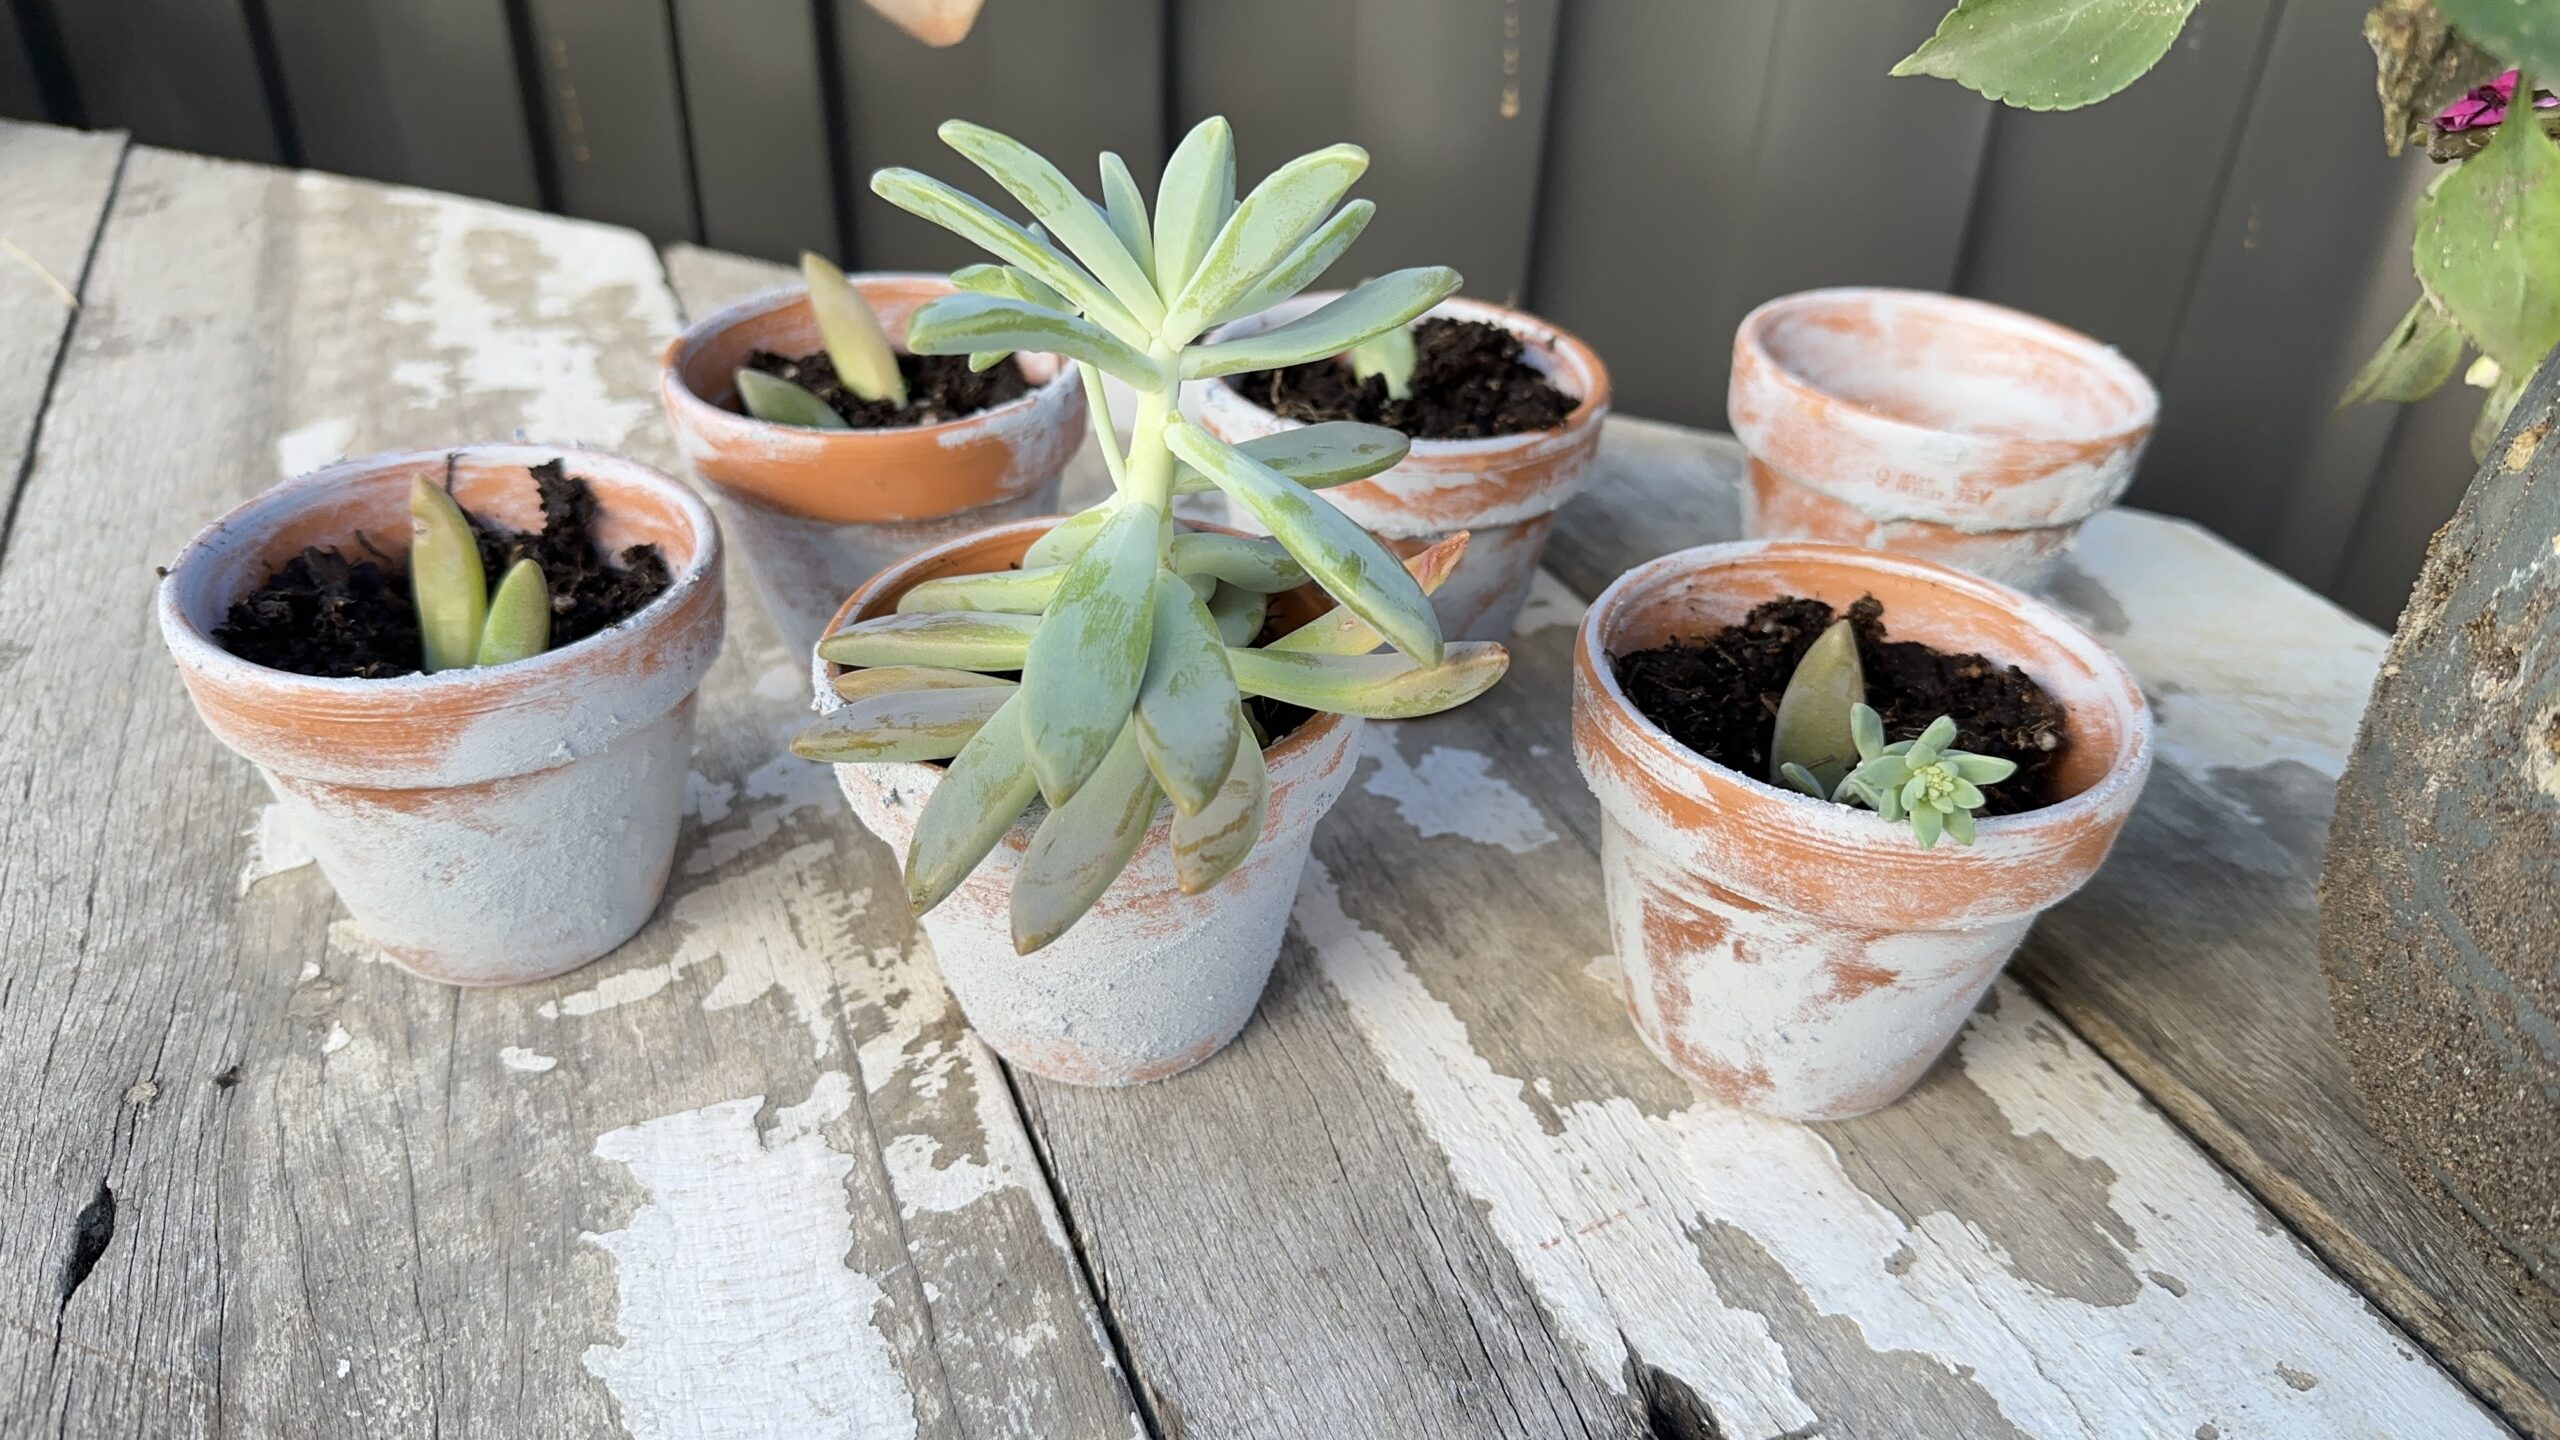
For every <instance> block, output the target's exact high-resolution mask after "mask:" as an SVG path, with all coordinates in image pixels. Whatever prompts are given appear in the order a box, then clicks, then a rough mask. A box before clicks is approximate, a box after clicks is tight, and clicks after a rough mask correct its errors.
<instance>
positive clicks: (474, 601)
mask: <svg viewBox="0 0 2560 1440" xmlns="http://www.w3.org/2000/svg"><path fill="white" fill-rule="evenodd" d="M409 598H410V602H411V603H412V604H414V605H416V606H417V609H418V639H419V642H420V644H421V646H422V647H423V649H424V650H425V653H426V663H427V671H428V673H429V674H433V673H435V672H436V671H439V670H459V669H462V668H464V667H466V666H468V665H470V664H472V663H473V661H474V660H475V659H476V658H477V657H478V655H479V653H480V630H481V626H482V624H483V622H484V621H486V620H487V618H488V614H489V577H488V574H487V572H486V571H484V570H482V569H481V568H480V542H479V541H478V540H477V539H476V538H474V536H473V535H472V533H471V521H470V520H469V519H468V518H466V517H465V516H464V515H463V513H462V507H461V506H459V505H456V504H455V503H453V497H452V496H450V495H447V494H446V493H445V492H444V490H443V488H442V487H440V486H438V485H437V484H436V483H435V482H434V481H431V480H429V479H427V478H426V477H425V476H423V475H422V476H420V477H418V478H417V479H416V480H414V481H411V482H410V485H409Z"/></svg>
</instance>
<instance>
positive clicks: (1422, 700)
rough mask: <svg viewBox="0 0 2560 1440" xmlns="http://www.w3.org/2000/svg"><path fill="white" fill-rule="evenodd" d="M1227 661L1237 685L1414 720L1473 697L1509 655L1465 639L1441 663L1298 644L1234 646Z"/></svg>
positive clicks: (1349, 711)
mask: <svg viewBox="0 0 2560 1440" xmlns="http://www.w3.org/2000/svg"><path fill="white" fill-rule="evenodd" d="M1227 667H1228V669H1229V670H1231V671H1232V672H1234V674H1235V677H1236V686H1237V688H1239V689H1241V690H1243V691H1244V692H1245V693H1246V694H1248V695H1267V696H1269V697H1271V698H1272V699H1274V700H1279V701H1283V702H1285V703H1287V704H1291V705H1303V706H1305V707H1306V708H1307V709H1310V710H1326V711H1331V712H1333V713H1334V714H1337V715H1361V716H1366V717H1367V718H1369V719H1372V720H1410V719H1413V718H1414V717H1416V716H1420V715H1437V714H1439V713H1440V712H1441V711H1443V710H1449V709H1453V708H1455V707H1457V706H1460V705H1464V704H1465V703H1467V702H1468V701H1470V700H1473V699H1474V698H1476V697H1477V696H1478V695H1481V694H1483V693H1484V692H1485V691H1487V690H1489V689H1491V688H1492V687H1493V682H1495V681H1496V680H1499V679H1501V678H1502V672H1503V671H1505V670H1507V669H1509V668H1510V667H1511V656H1510V655H1509V653H1508V652H1506V651H1504V649H1503V648H1502V647H1501V646H1500V645H1497V644H1494V643H1493V642H1491V641H1489V640H1469V641H1461V642H1459V643H1458V644H1455V645H1452V646H1450V647H1449V656H1448V658H1447V659H1446V660H1443V661H1442V662H1440V663H1439V664H1437V665H1417V664H1415V663H1414V662H1413V661H1411V660H1408V659H1406V658H1405V657H1404V656H1402V655H1310V654H1307V653H1305V652H1304V651H1294V650H1229V651H1228V652H1227Z"/></svg>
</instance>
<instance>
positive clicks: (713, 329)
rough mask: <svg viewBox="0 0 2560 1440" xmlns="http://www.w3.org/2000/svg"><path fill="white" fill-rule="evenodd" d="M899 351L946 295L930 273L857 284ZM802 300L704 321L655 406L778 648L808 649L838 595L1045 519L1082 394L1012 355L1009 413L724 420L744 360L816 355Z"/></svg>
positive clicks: (1081, 421)
mask: <svg viewBox="0 0 2560 1440" xmlns="http://www.w3.org/2000/svg"><path fill="white" fill-rule="evenodd" d="M853 282H854V284H855V286H856V287H857V288H859V289H860V290H861V291H862V295H863V298H864V299H866V300H868V301H870V302H871V308H872V309H873V310H875V311H877V312H879V315H880V323H881V324H882V325H883V326H884V327H885V328H886V329H887V330H888V332H889V338H890V339H891V340H892V341H894V342H899V343H903V342H904V340H905V338H906V333H907V317H908V316H910V315H912V314H914V313H915V310H916V307H917V306H919V305H922V304H923V303H924V302H926V301H927V300H930V299H932V298H933V297H935V296H937V295H947V294H949V293H951V289H952V285H951V282H950V281H949V280H947V279H944V278H943V277H941V276H939V275H856V276H854V277H853ZM820 345H821V342H820V340H819V337H818V323H817V321H816V319H815V318H813V317H812V316H811V315H810V313H809V292H808V291H807V290H805V289H802V288H799V287H794V288H791V289H788V290H776V291H772V292H770V293H768V294H764V295H759V296H756V297H754V298H753V299H749V300H742V301H739V302H738V303H737V304H735V305H732V306H730V307H729V308H727V309H725V310H722V311H720V312H718V313H717V314H714V315H712V316H710V317H709V318H707V319H705V320H703V321H702V322H701V323H700V324H698V325H695V326H694V327H693V328H692V329H690V330H687V331H686V332H685V333H684V334H682V335H680V336H678V337H677V338H676V339H675V341H674V342H673V343H671V344H669V345H668V346H667V352H666V357H665V360H664V362H663V363H662V365H661V369H660V374H659V381H658V388H659V398H660V399H661V400H662V401H663V402H664V403H665V405H666V410H667V419H668V421H669V422H670V423H671V424H673V425H674V426H675V432H676V441H677V443H678V444H679V445H681V446H682V447H683V450H684V454H685V458H686V459H687V460H689V461H691V462H692V464H693V469H694V473H695V474H696V475H698V476H700V477H701V478H702V479H703V481H704V482H705V483H707V484H708V485H710V486H711V487H712V489H713V490H714V491H716V492H717V493H718V495H719V497H720V499H721V500H722V501H723V502H724V507H723V508H724V510H725V512H726V519H727V521H728V524H729V528H730V529H731V530H732V531H733V532H734V533H735V534H736V535H737V537H738V543H739V544H740V546H741V547H742V548H744V549H745V551H746V553H747V560H748V566H749V571H750V573H751V574H752V575H753V576H754V579H755V584H756V593H757V595H758V597H759V598H761V599H762V600H763V601H764V602H765V607H766V609H767V610H768V611H769V612H770V613H771V614H772V615H773V617H774V620H775V623H776V624H778V625H780V626H781V627H782V631H783V638H784V639H785V640H786V641H788V642H790V643H791V644H792V645H793V646H794V647H795V648H796V649H800V650H806V649H808V648H809V647H810V646H811V645H814V644H816V643H817V641H818V636H819V635H820V634H822V633H824V627H825V623H826V619H827V617H828V616H829V615H831V614H833V613H835V608H836V605H837V604H838V603H839V602H840V601H842V600H843V599H844V597H845V595H846V594H847V593H849V592H850V591H851V590H852V589H853V588H854V587H855V586H857V585H860V584H861V583H862V582H863V581H865V580H868V579H870V578H871V577H872V576H873V575H875V574H877V573H879V572H880V570H881V569H882V568H883V567H885V566H887V565H889V564H891V563H893V562H895V561H899V560H903V559H905V558H906V557H908V556H909V555H913V554H915V553H916V552H917V551H919V550H923V549H926V548H928V547H931V546H934V545H939V544H941V543H942V542H944V541H946V540H956V539H958V538H960V537H961V536H963V535H968V534H971V533H973V532H975V531H979V530H983V529H985V528H986V527H988V526H990V525H996V524H1001V523H1003V522H1005V521H1008V520H1021V519H1028V518H1030V517H1032V516H1037V515H1046V514H1048V513H1049V512H1050V511H1052V510H1055V509H1057V508H1058V476H1059V472H1061V471H1063V470H1064V469H1065V468H1066V465H1067V462H1068V461H1069V460H1070V459H1072V458H1074V456H1075V452H1076V447H1077V446H1079V445H1082V444H1083V443H1084V436H1085V402H1084V386H1083V383H1082V382H1081V381H1080V380H1078V379H1077V377H1076V370H1075V366H1074V365H1073V364H1072V363H1070V362H1068V361H1064V360H1060V359H1059V358H1057V357H1056V356H1054V355H1023V356H1020V357H1019V359H1020V361H1021V364H1022V369H1023V373H1024V374H1025V375H1027V376H1028V377H1029V378H1030V379H1031V381H1032V383H1033V386H1034V388H1033V389H1032V391H1031V393H1030V394H1028V395H1025V396H1023V397H1022V398H1021V399H1019V400H1016V401H1014V402H1013V403H1011V404H1009V405H999V406H997V407H996V408H995V409H992V410H988V411H984V412H982V413H980V414H976V415H972V416H969V417H967V418H966V419H961V420H954V421H952V422H950V423H949V424H946V425H918V426H912V427H909V428H906V429H900V430H808V429H803V428H801V427H799V426H796V425H768V424H766V423H764V422H763V421H761V420H756V419H753V418H751V417H749V416H747V415H745V414H743V413H741V412H740V411H739V410H737V409H736V408H735V406H736V404H737V383H736V381H735V379H734V378H733V377H734V376H735V375H736V374H737V370H738V367H739V366H740V365H742V364H744V363H745V362H746V358H747V355H748V354H749V352H751V351H755V350H772V351H776V352H778V353H781V354H785V355H806V354H809V353H811V352H813V351H815V350H817V349H819V348H820Z"/></svg>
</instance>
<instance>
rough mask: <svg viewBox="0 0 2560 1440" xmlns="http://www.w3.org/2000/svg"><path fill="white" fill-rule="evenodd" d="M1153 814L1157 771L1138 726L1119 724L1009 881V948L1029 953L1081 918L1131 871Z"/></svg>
mask: <svg viewBox="0 0 2560 1440" xmlns="http://www.w3.org/2000/svg"><path fill="white" fill-rule="evenodd" d="M1034 764H1035V765H1036V764H1037V760H1036V757H1035V760H1034ZM1155 818H1156V781H1155V776H1153V775H1151V774H1149V773H1148V771H1147V760H1146V756H1145V755H1144V754H1142V753H1141V752H1140V750H1139V748H1138V727H1137V726H1136V725H1135V724H1134V723H1132V724H1129V725H1124V726H1123V727H1121V730H1120V733H1119V736H1118V738H1117V739H1115V740H1114V741H1113V742H1112V743H1111V746H1110V748H1109V750H1108V751H1107V752H1106V753H1105V754H1104V756H1103V759H1102V762H1101V763H1100V764H1099V765H1097V766H1096V767H1094V771H1093V774H1092V775H1091V776H1090V777H1089V778H1088V779H1087V780H1086V781H1085V783H1084V784H1083V785H1082V786H1081V787H1080V788H1078V789H1077V791H1076V793H1075V794H1074V795H1073V796H1071V797H1069V798H1068V799H1067V801H1066V802H1065V803H1064V804H1060V805H1057V806H1055V807H1054V808H1052V809H1051V810H1050V811H1049V815H1048V818H1046V819H1044V820H1042V821H1041V822H1040V829H1039V830H1038V832H1036V833H1035V834H1033V835H1032V837H1031V848H1030V850H1029V851H1028V852H1027V853H1025V854H1024V855H1023V857H1022V868H1021V870H1019V871H1018V872H1016V873H1015V875H1014V879H1013V948H1014V950H1015V951H1016V952H1017V953H1020V954H1024V955H1028V954H1030V953H1031V952H1032V951H1034V950H1037V949H1039V948H1040V947H1042V946H1043V945H1046V944H1048V943H1049V942H1050V941H1052V940H1055V939H1057V938H1058V937H1059V936H1061V935H1063V934H1065V933H1067V930H1068V927H1070V926H1072V925H1074V924H1075V923H1076V921H1078V920H1080V919H1083V918H1084V913H1085V912H1086V911H1087V910H1090V909H1092V908H1093V902H1095V901H1096V900H1099V899H1101V898H1102V894H1103V892H1104V891H1106V890H1108V889H1110V888H1111V882H1112V881H1114V880H1116V879H1118V878H1120V872H1121V871H1122V870H1124V869H1127V868H1128V865H1129V857H1130V856H1132V855H1135V854H1137V853H1138V846H1139V845H1140V844H1141V843H1143V842H1144V841H1145V840H1146V838H1147V827H1148V826H1149V825H1152V824H1154V823H1155Z"/></svg>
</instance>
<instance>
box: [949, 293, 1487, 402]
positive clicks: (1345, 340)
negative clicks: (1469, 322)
mask: <svg viewBox="0 0 2560 1440" xmlns="http://www.w3.org/2000/svg"><path fill="white" fill-rule="evenodd" d="M1458 285H1459V277H1458V272H1457V271H1455V270H1452V269H1450V268H1449V267H1448V266H1446V265H1424V266H1419V267H1416V268H1414V269H1411V270H1396V271H1392V272H1390V273H1388V274H1385V275H1381V276H1379V277H1378V278H1377V279H1375V280H1368V281H1363V282H1362V283H1361V285H1360V287H1359V288H1358V289H1356V290H1353V291H1351V292H1350V293H1348V294H1345V295H1342V296H1340V297H1338V298H1336V299H1334V300H1331V301H1328V302H1327V303H1326V304H1324V305H1323V306H1321V307H1319V308H1317V309H1315V310H1311V311H1309V312H1308V313H1306V314H1304V315H1301V316H1299V317H1298V318H1297V319H1295V320H1292V321H1290V322H1289V323H1288V324H1286V325H1275V326H1273V327H1272V328H1270V329H1268V330H1265V331H1262V332H1260V333H1259V334H1254V335H1243V336H1238V337H1237V338H1235V339H1233V340H1222V341H1220V342H1218V343H1217V344H1215V345H1195V346H1193V347H1191V348H1190V349H1188V350H1185V351H1183V352H1182V378H1183V379H1185V380H1206V379H1209V378H1211V377H1213V376H1218V375H1233V374H1235V373H1236V372H1237V371H1239V370H1274V369H1278V368H1279V367H1281V366H1283V365H1303V364H1305V363H1307V362H1308V361H1310V360H1322V359H1324V358H1325V357H1327V356H1329V355H1339V354H1341V353H1342V352H1343V351H1345V350H1348V349H1350V348H1351V347H1352V346H1354V345H1357V344H1359V343H1360V342H1361V341H1363V340H1366V339H1368V338H1369V337H1370V336H1372V335H1375V334H1377V333H1379V332H1380V331H1383V330H1392V329H1394V328H1396V327H1397V326H1399V325H1403V324H1406V323H1407V322H1409V321H1411V320H1412V319H1413V318H1414V317H1415V316H1417V315H1420V314H1421V313H1422V312H1423V311H1425V310H1428V309H1430V308H1431V307H1432V306H1434V305H1437V304H1439V303H1440V302H1441V301H1443V300H1446V299H1447V298H1449V294H1450V292H1452V291H1454V290H1456V289H1457V288H1458ZM908 343H909V344H911V345H912V344H913V343H914V342H913V341H909V342H908Z"/></svg>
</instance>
